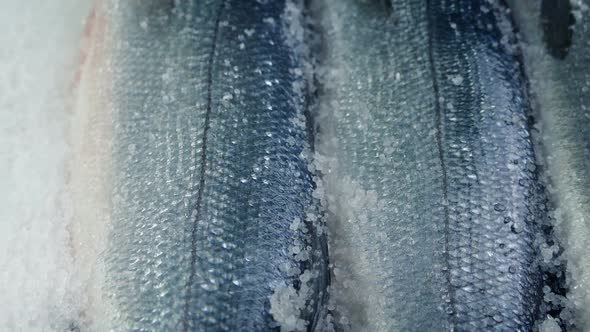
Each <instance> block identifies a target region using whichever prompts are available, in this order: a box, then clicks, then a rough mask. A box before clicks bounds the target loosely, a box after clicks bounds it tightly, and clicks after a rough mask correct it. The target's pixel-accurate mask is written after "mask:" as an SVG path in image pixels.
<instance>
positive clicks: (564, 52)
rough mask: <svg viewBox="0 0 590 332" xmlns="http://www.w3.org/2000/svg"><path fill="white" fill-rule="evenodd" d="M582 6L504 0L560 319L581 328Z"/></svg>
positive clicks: (585, 210)
mask: <svg viewBox="0 0 590 332" xmlns="http://www.w3.org/2000/svg"><path fill="white" fill-rule="evenodd" d="M589 5H590V2H588V1H563V2H562V3H560V6H559V8H557V9H556V10H554V12H553V14H552V15H547V11H548V10H546V8H552V7H551V6H555V3H554V2H552V1H542V2H540V1H523V2H516V1H510V6H511V8H512V10H513V12H514V14H515V18H516V22H517V23H518V26H519V30H520V34H521V36H522V39H523V41H522V42H523V44H524V45H525V47H523V49H524V59H525V68H526V70H527V74H528V76H529V77H530V82H531V90H532V95H533V98H534V100H535V103H534V106H535V107H534V108H535V117H536V121H537V123H538V125H537V126H538V128H539V131H540V132H539V134H538V143H539V146H540V150H541V151H542V155H543V164H544V169H545V173H546V176H547V177H548V179H549V183H550V188H551V190H550V198H551V200H552V201H553V204H554V205H555V207H556V209H555V213H554V214H555V219H556V222H555V224H556V227H555V229H556V232H557V234H558V238H559V239H560V240H561V242H562V243H563V244H564V253H563V258H564V259H565V261H566V263H567V271H566V272H567V277H566V279H567V284H568V285H569V287H568V289H567V294H566V297H567V300H568V301H569V302H570V306H571V307H572V308H573V312H572V313H571V316H570V315H564V316H563V317H562V321H565V322H566V323H568V324H569V325H571V326H572V330H581V331H586V330H588V329H590V260H588V258H587V257H588V253H589V252H590V219H589V217H588V216H589V215H590V93H589V92H588V91H589V90H588V89H589V88H590V85H589V84H590V83H589V82H590V72H589V71H588V68H587V66H586V64H587V63H588V62H589V61H590V47H589V43H590V35H589V34H590V19H589V18H588V15H587V11H586V8H588V6H589ZM574 17H575V19H573V18H574ZM547 27H551V28H554V29H548V28H547ZM548 34H549V35H548ZM548 41H552V42H548ZM556 45H557V46H567V47H564V48H556ZM560 50H561V51H560ZM556 54H557V55H558V56H556Z"/></svg>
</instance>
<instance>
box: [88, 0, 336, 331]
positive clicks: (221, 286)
mask: <svg viewBox="0 0 590 332" xmlns="http://www.w3.org/2000/svg"><path fill="white" fill-rule="evenodd" d="M286 17H289V22H287V19H286ZM298 18H299V12H298V7H297V4H296V3H291V2H288V3H287V2H286V1H242V0H239V1H238V0H210V1H192V0H191V1H189V0H187V1H159V0H148V1H145V0H144V1H139V0H131V1H129V0H125V1H123V0H121V1H119V0H106V1H102V2H100V3H98V4H97V7H96V9H95V14H94V18H93V22H94V23H93V24H92V27H91V29H90V30H91V31H90V32H89V33H90V35H91V37H90V46H89V47H88V49H89V51H87V55H86V61H85V63H86V65H85V68H87V70H83V71H82V72H81V75H80V80H81V83H80V84H81V87H86V88H87V89H90V90H91V92H90V93H86V96H87V97H86V98H88V100H87V102H86V104H90V105H91V107H92V109H93V111H92V112H96V113H97V114H98V115H93V114H90V115H88V117H90V118H92V117H93V116H103V117H104V116H107V115H108V118H109V119H107V120H108V121H107V124H108V125H106V126H105V127H107V129H105V130H103V134H102V135H103V136H104V135H107V134H104V132H105V131H107V132H108V136H109V138H108V142H110V143H109V145H108V149H106V152H105V154H106V155H108V156H107V158H106V160H109V163H110V169H109V170H108V172H107V173H108V174H109V176H108V180H109V181H110V182H109V185H108V186H105V188H109V189H108V190H109V191H108V192H109V193H110V198H111V199H110V201H109V203H108V204H107V208H108V211H107V213H108V214H109V218H108V219H109V220H111V221H110V222H111V225H109V228H108V241H107V244H106V250H105V251H104V253H103V255H102V257H103V259H104V266H105V270H106V272H105V274H106V277H105V279H106V281H105V284H104V287H103V290H104V292H105V294H107V295H108V296H106V297H105V298H106V301H107V302H108V305H106V307H107V308H109V309H108V310H107V313H106V314H105V315H106V316H105V319H106V320H110V322H109V323H108V324H105V325H108V326H109V328H111V329H114V330H117V331H205V330H230V331H237V330H239V331H255V330H271V329H278V327H279V326H281V327H282V328H284V329H285V330H305V329H313V328H314V326H315V325H316V324H317V323H318V321H319V320H320V319H321V312H320V308H322V307H323V302H324V297H325V296H326V290H325V288H326V284H327V277H328V275H327V273H324V272H323V271H326V270H327V267H326V264H327V258H326V257H327V256H326V250H327V247H326V241H325V240H324V235H322V229H321V222H322V213H321V211H320V210H319V204H318V200H317V199H316V198H314V197H312V193H313V191H314V190H315V188H316V185H315V183H314V179H313V174H312V173H311V172H310V171H309V170H308V169H309V167H308V166H309V161H308V157H307V155H308V154H309V151H311V148H312V147H311V146H310V142H311V139H312V137H311V134H310V133H311V132H310V130H309V128H308V124H307V123H308V121H307V118H308V117H307V115H306V114H307V111H306V107H307V82H306V78H305V77H304V70H303V67H304V63H305V54H304V53H305V52H304V51H303V50H302V49H303V48H302V47H301V45H299V44H300V43H301V40H300V38H299V37H298V35H297V33H296V32H297V26H296V24H298V23H297V22H298V21H297V20H298ZM92 105H93V106H92ZM96 105H100V107H98V106H96ZM105 114H107V115H105ZM89 126H90V127H92V121H89ZM97 145H100V144H97ZM107 196H109V195H107Z"/></svg>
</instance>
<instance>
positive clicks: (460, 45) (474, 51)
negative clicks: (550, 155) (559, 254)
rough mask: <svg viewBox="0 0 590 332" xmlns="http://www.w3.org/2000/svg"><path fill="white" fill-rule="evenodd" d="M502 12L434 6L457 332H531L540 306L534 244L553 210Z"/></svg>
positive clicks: (471, 4) (475, 5)
mask: <svg viewBox="0 0 590 332" xmlns="http://www.w3.org/2000/svg"><path fill="white" fill-rule="evenodd" d="M504 10H505V9H500V8H494V7H492V5H490V3H488V2H485V1H483V2H481V3H480V2H478V1H440V2H437V1H431V8H430V20H431V22H432V26H431V29H432V34H433V35H432V39H431V40H432V43H433V45H432V47H433V49H432V59H433V66H434V68H435V72H436V74H437V75H436V82H437V85H438V97H439V101H440V102H439V103H440V104H439V111H440V112H441V114H442V117H441V130H442V133H441V139H442V142H441V147H442V153H443V165H444V167H445V174H446V177H447V193H446V195H447V199H448V234H449V235H448V255H449V257H448V264H449V268H450V284H451V288H450V293H451V300H452V302H451V305H452V311H453V316H451V321H452V322H453V323H454V324H456V327H457V329H458V330H478V329H490V328H494V329H499V330H515V329H520V330H530V329H532V327H533V325H534V322H535V319H536V318H537V317H538V316H539V312H538V310H539V309H538V308H539V305H540V303H541V301H542V296H540V290H541V286H542V284H541V283H542V275H541V272H540V270H539V266H538V264H537V262H536V261H535V257H536V249H535V243H534V242H535V238H536V235H537V234H536V233H537V232H539V228H538V227H536V224H535V223H539V224H540V223H542V221H543V218H545V217H546V211H543V210H541V209H540V206H541V203H542V202H543V201H542V199H543V195H542V192H539V189H540V188H539V187H538V185H537V184H536V180H537V177H536V174H535V168H536V167H535V160H534V154H533V148H532V143H531V137H530V134H529V131H528V126H527V112H528V111H529V107H530V106H529V104H528V100H527V99H526V95H525V93H526V92H525V89H526V86H525V81H524V76H523V73H522V68H521V67H519V59H518V58H517V57H516V55H515V54H514V52H515V51H514V50H512V49H510V48H512V47H514V44H511V42H510V40H509V39H506V41H505V42H501V41H502V40H503V38H509V37H510V35H506V34H503V33H502V31H501V30H500V28H499V25H500V24H502V23H505V22H508V19H509V18H508V16H507V15H506V13H505V12H504ZM502 20H504V22H503V21H502ZM512 38H513V37H512ZM494 41H495V43H494ZM457 80H459V81H457Z"/></svg>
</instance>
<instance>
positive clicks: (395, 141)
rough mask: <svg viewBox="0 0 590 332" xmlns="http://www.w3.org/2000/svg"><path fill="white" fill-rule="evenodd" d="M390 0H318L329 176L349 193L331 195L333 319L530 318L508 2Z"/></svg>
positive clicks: (538, 277) (501, 322)
mask: <svg viewBox="0 0 590 332" xmlns="http://www.w3.org/2000/svg"><path fill="white" fill-rule="evenodd" d="M390 4H391V9H390V10H383V8H382V5H383V2H380V1H369V2H359V1H352V0H351V1H339V2H338V3H334V2H330V1H323V2H321V5H320V6H319V8H320V10H318V13H319V14H318V18H316V20H317V21H318V22H319V26H320V27H321V29H322V30H323V31H324V34H325V38H324V43H325V46H324V47H323V53H324V54H323V56H322V60H321V62H322V63H323V64H324V65H325V66H326V68H327V74H326V75H325V77H323V78H322V79H321V80H322V81H323V82H324V83H323V85H324V87H323V90H324V91H323V96H324V97H323V98H324V100H323V101H321V103H322V105H323V106H321V109H322V110H321V111H320V114H319V116H318V119H319V120H318V122H319V123H320V133H322V134H321V136H320V138H319V140H318V142H319V144H318V145H319V147H318V150H319V151H320V155H321V158H324V159H326V160H328V161H327V162H326V165H324V166H323V168H322V171H323V172H324V173H326V174H327V175H326V176H325V177H326V179H325V181H326V191H327V193H328V196H329V197H330V196H338V195H340V194H342V193H346V191H345V190H343V187H346V188H352V189H350V191H354V192H355V193H356V194H354V195H352V197H345V199H339V198H333V199H332V200H330V201H329V204H330V206H331V207H330V211H331V213H332V215H331V219H330V222H329V227H330V230H331V234H332V236H333V237H332V239H331V240H330V241H331V246H330V253H331V255H332V256H331V257H332V258H331V264H334V266H335V267H336V269H337V270H338V273H337V275H336V276H335V277H334V279H333V283H332V285H333V290H332V291H331V295H333V296H334V299H335V301H336V308H337V309H336V311H337V315H336V321H337V322H338V321H339V317H338V311H340V312H344V313H343V314H342V316H345V317H352V323H346V322H344V323H341V325H342V326H343V327H344V328H348V329H350V330H359V329H363V328H364V329H367V330H376V331H392V330H396V331H397V330H399V331H409V330H416V331H441V330H456V331H481V330H502V331H504V330H505V331H513V330H522V331H530V330H533V329H534V324H535V320H536V319H538V318H539V317H540V314H541V313H540V311H541V309H540V306H541V303H542V301H543V298H542V291H541V288H542V286H543V283H542V281H543V280H542V277H543V276H542V273H541V270H540V267H539V266H538V264H537V258H538V251H537V244H536V243H535V241H536V240H537V236H538V235H537V234H538V232H539V226H538V225H540V224H543V223H544V222H545V218H546V209H545V208H544V203H545V197H544V194H543V188H542V186H540V185H539V184H538V176H537V174H536V170H535V155H534V151H533V147H532V143H531V136H530V128H529V126H528V123H527V116H528V113H529V100H528V97H527V92H526V91H527V90H526V89H527V86H526V80H525V77H524V75H523V72H522V68H521V62H520V59H519V57H518V54H517V52H515V50H513V49H512V48H513V47H514V44H513V42H514V36H513V35H512V28H511V26H510V25H511V23H510V19H509V16H508V14H507V13H506V11H505V8H504V7H503V5H501V4H499V3H495V2H489V1H461V0H457V1H444V0H440V1H435V0H430V1H425V2H416V1H403V0H392V1H390ZM322 124H323V126H322ZM331 137H336V139H334V140H330V138H331ZM336 140H337V141H338V142H335V143H334V141H336ZM392 147H393V148H392ZM345 196H346V195H345ZM345 200H347V201H348V202H359V204H358V206H355V207H354V211H353V212H350V213H349V212H347V210H346V206H347V205H350V204H351V203H348V202H347V201H345ZM508 218H509V219H508ZM375 234H379V236H376V235H375ZM351 255H352V256H353V257H358V259H356V260H347V259H346V257H348V256H351ZM341 271H345V274H346V275H347V277H346V278H345V279H346V280H344V281H342V280H340V279H339V278H338V275H341V274H343V272H341ZM365 276H368V277H365ZM351 280H352V281H351ZM351 282H355V283H356V285H357V287H358V288H360V290H351V289H350V288H347V287H346V283H349V284H350V283H351ZM351 299H352V300H351Z"/></svg>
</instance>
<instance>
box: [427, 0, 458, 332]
mask: <svg viewBox="0 0 590 332" xmlns="http://www.w3.org/2000/svg"><path fill="white" fill-rule="evenodd" d="M430 10H431V0H427V1H426V12H430ZM433 30H434V22H433V19H432V18H431V17H430V16H429V17H428V62H429V65H430V71H431V73H432V89H433V93H434V99H435V100H434V107H435V117H436V124H437V131H436V143H437V149H438V158H439V161H440V164H441V169H442V182H443V183H442V185H443V191H442V193H443V201H444V202H445V205H444V218H445V219H444V233H445V234H444V245H445V248H443V257H444V262H443V264H445V271H443V275H444V277H445V280H446V286H447V289H446V293H447V294H446V296H448V302H447V308H445V309H446V311H447V313H448V314H449V323H450V325H451V327H453V326H454V325H455V322H454V319H453V318H454V316H453V315H452V313H453V310H454V307H455V295H454V291H453V288H452V286H451V274H450V273H451V268H450V264H449V262H450V256H449V234H450V230H449V206H448V187H449V186H448V181H449V180H448V176H447V167H446V163H445V158H444V150H443V140H444V137H443V132H444V120H443V115H442V112H443V111H442V109H441V105H440V102H441V100H440V91H439V83H438V79H437V75H436V66H435V60H434V38H435V37H434V31H433Z"/></svg>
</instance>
